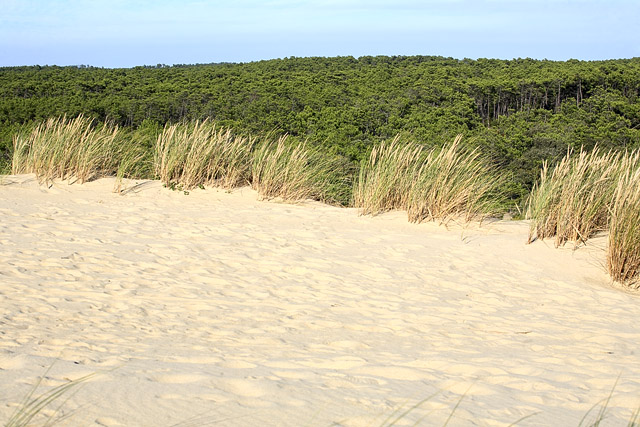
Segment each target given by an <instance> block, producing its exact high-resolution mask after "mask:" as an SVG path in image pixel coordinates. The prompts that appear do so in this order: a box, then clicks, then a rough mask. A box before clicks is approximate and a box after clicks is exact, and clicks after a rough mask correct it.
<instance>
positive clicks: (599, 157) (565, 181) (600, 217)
mask: <svg viewBox="0 0 640 427" xmlns="http://www.w3.org/2000/svg"><path fill="white" fill-rule="evenodd" d="M622 160H623V157H622V154H620V153H614V152H608V153H605V154H601V153H600V152H599V150H598V149H597V148H596V149H594V150H593V151H591V152H590V153H587V152H585V151H583V150H581V151H580V153H579V154H578V155H577V156H575V157H574V156H572V153H571V151H568V152H567V155H566V156H565V157H564V158H563V159H562V160H561V161H560V162H559V163H558V164H557V165H556V166H555V168H554V169H553V171H552V172H551V173H550V172H549V168H548V166H547V165H546V164H545V165H544V167H543V169H542V172H541V175H540V181H539V182H538V183H537V184H536V186H535V187H534V188H533V190H532V192H531V194H530V196H529V199H528V200H527V208H526V217H527V218H528V219H531V228H530V231H529V242H532V241H534V240H536V239H545V238H548V237H554V238H555V244H556V246H561V245H563V244H564V243H566V242H567V241H571V242H576V243H580V242H585V241H586V240H587V239H588V238H590V237H592V236H593V235H594V234H595V233H597V232H599V231H604V230H606V229H607V225H608V218H609V213H608V208H609V203H610V202H611V199H612V197H613V192H614V190H615V186H616V184H617V181H618V177H619V176H620V173H621V167H622V164H623V161H622Z"/></svg>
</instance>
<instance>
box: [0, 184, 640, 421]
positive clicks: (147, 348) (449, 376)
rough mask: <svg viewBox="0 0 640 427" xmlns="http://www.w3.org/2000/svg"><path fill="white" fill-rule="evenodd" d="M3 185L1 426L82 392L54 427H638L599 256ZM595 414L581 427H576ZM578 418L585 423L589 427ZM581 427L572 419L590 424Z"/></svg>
mask: <svg viewBox="0 0 640 427" xmlns="http://www.w3.org/2000/svg"><path fill="white" fill-rule="evenodd" d="M112 186H113V181H112V180H99V181H97V182H92V183H88V184H84V185H67V184H64V183H58V184H56V185H54V186H53V187H52V188H49V189H47V188H45V187H41V186H39V185H38V184H37V183H36V182H35V179H34V177H33V176H32V175H21V176H9V177H4V178H2V182H1V183H0V421H4V420H6V418H7V417H8V416H9V415H10V414H11V412H12V411H13V410H14V408H15V406H16V404H17V402H18V401H19V400H20V399H21V398H22V397H23V396H24V395H25V394H26V393H27V392H28V391H29V389H30V387H31V386H32V385H33V384H34V383H35V381H36V379H37V378H38V376H40V375H41V374H43V372H44V371H45V369H46V367H47V366H49V365H51V364H52V362H54V361H56V362H55V364H54V365H53V368H52V370H51V371H50V372H49V374H48V375H47V377H46V378H45V380H44V382H43V387H44V388H43V390H44V389H46V388H47V387H49V386H54V385H58V384H62V383H64V382H65V381H66V380H67V379H73V378H77V377H79V376H82V375H84V374H86V373H91V372H101V374H100V375H99V376H97V377H96V378H94V379H93V380H92V381H91V382H88V383H86V385H85V386H84V387H83V388H81V389H80V391H79V392H78V393H76V394H75V395H73V396H72V397H71V399H69V400H68V401H67V402H66V403H65V404H64V406H63V408H62V413H63V414H71V417H70V418H68V419H67V420H66V421H65V422H63V423H62V424H63V425H95V424H97V425H107V426H112V425H114V426H115V425H126V426H135V425H145V426H170V425H183V426H186V425H189V426H195V425H207V424H214V423H216V425H223V426H232V425H233V426H235V425H244V426H270V425H271V426H300V425H305V426H329V425H332V423H336V424H338V425H345V426H360V425H367V426H368V425H373V426H376V425H380V424H381V423H382V422H384V421H385V419H386V418H387V417H388V416H389V415H391V414H392V413H393V412H394V410H396V409H398V408H402V410H404V409H408V408H410V407H411V406H412V405H413V404H415V403H417V402H419V401H420V400H422V399H425V398H429V397H430V396H432V395H433V394H434V393H436V392H438V391H439V393H438V394H437V395H435V396H432V397H430V399H429V400H428V401H427V402H425V403H423V404H422V405H421V406H420V407H418V408H416V409H414V410H413V411H411V412H410V413H409V414H407V415H406V416H405V417H404V418H403V419H402V420H401V421H400V422H399V423H398V424H397V425H413V424H414V423H415V422H416V421H418V420H421V419H423V423H424V424H425V425H442V424H443V423H444V422H445V421H446V419H447V417H449V415H450V413H451V411H452V409H453V408H454V406H455V405H456V403H457V402H458V401H459V400H460V398H461V396H462V395H463V394H464V393H465V392H466V396H465V397H464V398H463V399H462V401H461V403H460V405H459V407H458V408H457V410H456V411H455V413H454V415H453V418H452V420H451V421H450V423H449V425H465V426H466V425H509V424H510V423H512V422H515V421H517V420H519V419H520V418H522V417H525V416H527V415H530V414H536V415H533V416H531V417H529V418H527V419H526V420H523V421H522V422H520V423H519V425H522V426H542V425H555V426H565V425H577V424H578V423H579V421H580V419H581V418H582V417H583V416H584V415H585V413H586V412H587V411H588V410H589V409H590V408H592V407H593V406H594V405H596V404H598V402H599V401H600V400H602V399H605V398H606V397H607V396H608V395H609V392H610V391H611V389H612V387H613V386H614V383H615V381H616V379H617V378H618V377H619V380H618V384H617V386H616V388H615V391H614V393H613V397H612V400H611V402H610V403H609V410H608V417H607V418H606V420H605V422H604V423H603V425H612V426H613V425H626V422H627V421H628V419H629V416H630V414H631V412H632V410H633V409H635V408H637V407H638V406H640V322H639V321H638V319H639V318H640V316H639V315H640V297H639V296H638V295H634V294H629V293H625V292H623V291H622V290H620V289H619V288H616V287H614V286H613V285H612V284H611V282H610V281H609V279H608V278H607V276H606V274H605V272H604V269H603V266H602V264H603V263H604V252H603V248H602V246H603V245H604V243H603V242H602V240H600V241H598V240H596V241H595V243H594V244H591V245H589V246H587V247H586V248H581V249H579V250H577V251H573V250H572V249H571V247H568V248H566V249H555V248H554V247H553V244H552V243H551V242H536V243H534V244H532V245H526V244H525V241H526V236H527V224H526V223H524V222H503V221H500V222H495V223H493V224H489V225H485V226H482V227H481V228H477V227H470V228H469V229H467V230H464V231H463V230H461V229H460V228H456V227H453V229H450V230H447V229H445V228H444V227H439V226H437V225H435V224H422V225H414V224H410V223H408V222H407V221H406V217H405V215H404V214H403V213H400V212H397V213H390V214H385V215H381V216H379V217H375V218H370V217H359V216H358V215H357V211H356V210H354V209H339V208H335V207H330V206H324V205H321V204H318V203H311V202H309V203H305V204H302V205H286V204H279V203H274V202H262V201H259V200H258V198H257V196H256V194H255V193H254V192H253V191H251V190H250V189H242V190H238V191H235V192H233V193H231V194H229V193H225V192H223V191H217V190H213V189H208V190H204V191H203V190H195V191H192V192H191V193H190V194H189V195H188V196H186V195H184V194H182V193H180V192H172V191H170V190H167V189H164V188H162V186H161V185H160V184H159V183H157V182H147V183H143V184H142V185H141V186H139V187H138V188H137V189H136V190H135V191H132V192H130V193H128V194H126V195H124V196H123V195H117V194H113V193H112V192H111V189H112ZM594 412H595V411H594ZM593 416H595V414H594V415H593ZM592 418H593V417H591V419H592Z"/></svg>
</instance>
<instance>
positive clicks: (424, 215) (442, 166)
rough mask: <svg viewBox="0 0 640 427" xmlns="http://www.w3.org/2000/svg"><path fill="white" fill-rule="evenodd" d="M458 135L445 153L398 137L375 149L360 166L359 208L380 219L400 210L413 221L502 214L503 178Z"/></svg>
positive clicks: (444, 149) (355, 197)
mask: <svg viewBox="0 0 640 427" xmlns="http://www.w3.org/2000/svg"><path fill="white" fill-rule="evenodd" d="M460 142H461V136H458V137H457V138H456V139H455V140H454V141H453V142H452V143H451V144H449V145H447V146H445V147H443V148H441V149H435V148H434V149H430V150H428V149H426V148H424V147H423V146H420V145H417V144H414V143H409V144H403V143H402V142H401V141H400V139H399V138H398V137H396V138H395V139H394V140H393V141H392V142H391V143H382V144H381V145H379V146H378V147H375V148H374V149H373V150H372V152H371V155H370V156H369V159H368V160H367V161H366V162H363V163H362V164H361V168H360V174H359V176H358V180H357V182H356V185H355V188H354V197H353V200H354V206H355V207H358V208H360V209H361V213H362V214H365V215H366V214H371V215H375V214H378V213H382V212H385V211H389V210H394V209H401V210H406V211H407V213H408V217H409V221H411V222H422V221H428V220H438V221H442V222H447V221H449V220H451V219H454V218H462V219H463V220H464V221H471V220H473V219H480V220H481V219H482V218H484V217H486V216H487V215H490V214H493V213H496V212H497V206H498V202H499V200H500V195H499V191H498V188H499V186H500V185H501V183H502V180H503V178H501V177H500V176H499V175H498V174H497V173H496V172H495V171H494V170H493V169H491V168H490V167H489V166H488V165H487V163H486V162H485V161H484V160H483V159H482V158H481V156H480V153H479V152H478V151H477V150H467V149H465V148H463V147H462V146H461V144H460Z"/></svg>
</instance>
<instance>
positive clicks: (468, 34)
mask: <svg viewBox="0 0 640 427" xmlns="http://www.w3.org/2000/svg"><path fill="white" fill-rule="evenodd" d="M347 55H352V56H355V57H358V56H363V55H441V56H450V57H454V58H473V59H476V58H503V59H512V58H518V57H521V58H524V57H530V58H537V59H544V58H546V59H553V60H566V59H570V58H576V59H585V60H598V59H613V58H631V57H636V56H640V0H422V1H418V0H397V1H382V0H342V1H338V0H266V1H257V0H227V1H203V0H158V1H151V0H108V1H106V0H94V1H82V0H58V1H55V0H40V1H38V0H0V66H14V65H36V64H39V65H46V64H48V65H53V64H55V65H78V64H88V65H94V66H100V67H133V66H136V65H155V64H159V63H162V64H168V65H172V64H193V63H209V62H248V61H255V60H261V59H271V58H283V57H288V56H347Z"/></svg>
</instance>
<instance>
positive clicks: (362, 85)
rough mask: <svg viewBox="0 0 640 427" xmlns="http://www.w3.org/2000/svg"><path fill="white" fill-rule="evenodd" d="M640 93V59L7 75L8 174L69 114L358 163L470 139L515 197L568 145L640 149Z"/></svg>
mask: <svg viewBox="0 0 640 427" xmlns="http://www.w3.org/2000/svg"><path fill="white" fill-rule="evenodd" d="M639 95H640V58H634V59H623V60H609V61H595V62H586V61H577V60H570V61H566V62H555V61H546V60H545V61H539V60H532V59H516V60H511V61H507V60H493V59H479V60H469V59H463V60H457V59H452V58H443V57H430V56H411V57H404V56H398V57H387V56H384V57H360V58H353V57H337V58H285V59H278V60H269V61H259V62H252V63H246V64H206V65H175V66H171V67H169V66H164V65H160V64H159V65H158V66H153V67H148V66H147V67H136V68H131V69H103V68H95V67H89V66H79V67H57V66H31V67H10V68H0V125H1V128H0V167H2V162H4V164H5V166H6V163H7V159H8V156H9V151H10V140H11V135H12V134H13V133H15V132H16V130H17V129H18V128H19V127H20V126H22V125H24V124H29V123H32V122H34V121H38V120H42V119H44V118H48V117H52V116H59V115H63V114H66V115H68V116H76V115H79V114H84V115H87V116H90V117H95V118H96V119H98V120H100V121H104V120H110V121H113V122H115V123H117V124H119V125H121V126H126V127H131V128H138V127H140V126H141V125H143V124H144V126H143V128H149V129H151V128H157V126H158V125H163V124H165V123H169V122H177V121H181V120H185V119H187V120H191V119H204V118H212V119H214V120H216V121H217V122H218V123H220V124H221V125H224V126H228V127H231V128H233V129H234V130H235V131H236V132H239V133H252V134H259V133H263V132H269V131H275V132H278V133H288V134H290V135H292V136H293V137H298V138H301V139H307V140H309V141H310V142H312V143H315V144H318V145H321V146H322V147H324V148H326V149H327V150H329V151H331V152H332V153H337V154H340V155H344V156H346V157H347V158H349V159H351V160H353V161H356V160H359V159H361V158H363V157H364V156H365V155H366V153H367V150H368V149H369V148H370V147H371V146H372V145H373V144H375V143H376V142H378V141H380V140H382V139H389V138H392V137H393V136H395V135H396V134H398V133H402V134H405V135H406V138H408V139H409V138H410V139H413V140H415V141H417V142H420V143H424V144H428V145H434V144H435V145H437V144H441V143H442V142H443V141H447V140H451V139H453V137H454V136H455V135H456V134H458V133H462V134H463V135H465V141H467V143H468V144H473V145H477V146H480V147H481V148H482V149H483V150H484V151H485V152H486V153H487V154H488V155H489V156H490V157H491V158H492V159H493V161H494V162H495V163H496V164H497V165H498V166H500V167H502V168H504V169H505V170H507V171H509V172H510V173H511V174H512V176H513V178H512V180H511V184H510V187H509V191H510V193H511V196H512V197H513V198H514V199H518V198H519V197H521V196H522V195H523V194H525V193H526V192H527V191H528V190H529V189H530V188H531V186H532V184H533V182H534V181H535V179H536V176H537V174H538V170H539V167H540V165H541V164H542V161H543V160H550V161H553V160H554V159H557V158H559V157H560V156H562V155H564V154H565V152H566V150H567V147H568V146H571V147H576V148H578V147H580V146H584V147H586V148H587V149H590V148H592V147H593V146H595V145H596V144H597V145H599V146H601V147H603V148H605V149H607V148H630V147H637V146H640V98H639Z"/></svg>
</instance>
